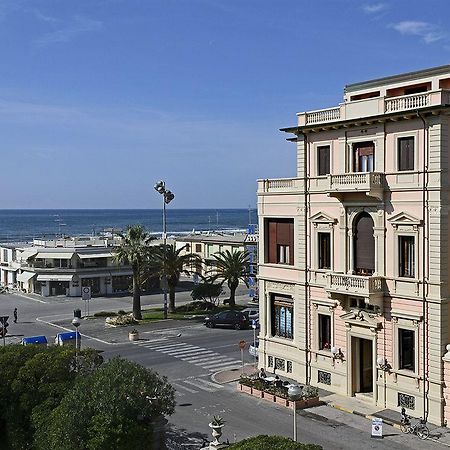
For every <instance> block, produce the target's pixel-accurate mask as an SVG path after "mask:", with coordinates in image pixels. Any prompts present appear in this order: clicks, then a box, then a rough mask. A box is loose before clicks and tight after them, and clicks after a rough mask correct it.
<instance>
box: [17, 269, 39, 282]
mask: <svg viewBox="0 0 450 450" xmlns="http://www.w3.org/2000/svg"><path fill="white" fill-rule="evenodd" d="M35 276H36V274H35V273H34V272H22V273H19V275H17V281H20V282H21V283H28V282H29V281H30V280H31V279H32V278H33V277H35Z"/></svg>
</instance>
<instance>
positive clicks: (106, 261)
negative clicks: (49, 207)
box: [0, 237, 132, 297]
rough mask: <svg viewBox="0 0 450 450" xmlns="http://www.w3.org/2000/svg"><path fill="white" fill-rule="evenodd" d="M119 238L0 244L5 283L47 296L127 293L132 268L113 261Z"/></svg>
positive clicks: (87, 238) (1, 276)
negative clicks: (84, 290) (86, 291)
mask: <svg viewBox="0 0 450 450" xmlns="http://www.w3.org/2000/svg"><path fill="white" fill-rule="evenodd" d="M118 242H119V241H118V239H117V238H116V239H112V238H100V237H75V238H61V239H49V240H44V239H35V240H34V241H33V242H32V243H16V244H0V279H1V281H2V284H3V285H5V286H8V287H11V288H17V289H18V290H20V291H22V292H26V293H35V294H39V295H42V296H44V297H48V296H57V295H63V296H67V297H80V296H81V288H82V287H84V286H90V287H91V292H92V295H111V294H114V293H122V292H128V288H129V286H130V284H131V275H132V270H131V268H130V267H128V266H124V265H119V264H117V263H116V262H115V261H114V258H113V249H114V246H116V245H117V244H118Z"/></svg>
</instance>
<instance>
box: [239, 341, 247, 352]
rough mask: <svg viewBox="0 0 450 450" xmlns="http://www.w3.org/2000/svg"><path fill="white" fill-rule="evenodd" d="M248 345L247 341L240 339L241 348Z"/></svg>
mask: <svg viewBox="0 0 450 450" xmlns="http://www.w3.org/2000/svg"><path fill="white" fill-rule="evenodd" d="M246 345H247V342H245V341H244V340H242V341H239V348H240V349H241V350H244V349H245V346H246Z"/></svg>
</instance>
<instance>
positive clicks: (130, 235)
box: [113, 225, 153, 320]
mask: <svg viewBox="0 0 450 450" xmlns="http://www.w3.org/2000/svg"><path fill="white" fill-rule="evenodd" d="M121 238H122V240H121V242H120V245H119V246H118V247H117V248H116V249H114V253H113V254H114V260H115V261H116V262H117V263H119V264H129V265H130V266H131V268H132V270H133V317H134V318H135V319H136V320H141V319H142V312H141V269H142V267H143V266H144V263H145V261H146V260H147V259H148V257H149V254H150V241H151V240H152V239H153V238H152V237H151V236H150V235H149V234H148V233H147V231H145V229H144V228H143V227H142V225H129V226H128V227H127V231H126V233H125V234H124V235H121Z"/></svg>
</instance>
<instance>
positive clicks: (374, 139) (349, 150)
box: [345, 134, 379, 173]
mask: <svg viewBox="0 0 450 450" xmlns="http://www.w3.org/2000/svg"><path fill="white" fill-rule="evenodd" d="M361 142H372V143H373V152H374V160H373V172H378V170H377V160H378V158H379V156H378V139H377V137H376V136H374V135H373V134H370V135H365V136H361V137H359V136H358V137H357V138H349V139H348V140H347V155H346V156H347V158H346V164H345V167H346V170H345V171H346V173H359V172H355V171H354V167H353V158H354V154H353V146H354V145H355V144H360V143H361ZM361 173H364V172H361Z"/></svg>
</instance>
